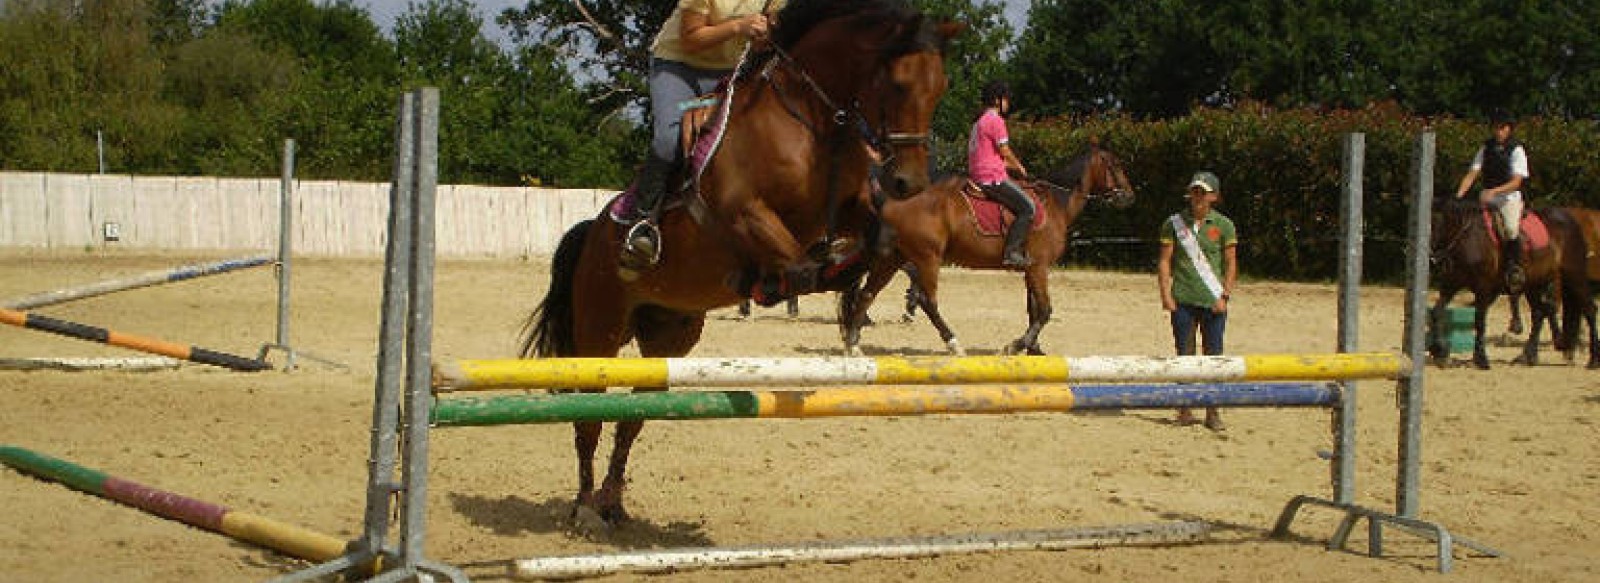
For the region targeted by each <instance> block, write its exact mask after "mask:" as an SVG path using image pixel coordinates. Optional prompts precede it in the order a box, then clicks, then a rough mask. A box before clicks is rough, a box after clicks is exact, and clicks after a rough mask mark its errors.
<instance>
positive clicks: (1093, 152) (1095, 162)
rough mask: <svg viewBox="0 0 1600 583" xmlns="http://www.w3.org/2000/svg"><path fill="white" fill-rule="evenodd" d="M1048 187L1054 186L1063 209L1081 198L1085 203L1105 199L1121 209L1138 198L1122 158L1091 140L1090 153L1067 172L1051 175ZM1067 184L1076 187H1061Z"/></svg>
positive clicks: (1058, 201)
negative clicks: (1073, 199)
mask: <svg viewBox="0 0 1600 583" xmlns="http://www.w3.org/2000/svg"><path fill="white" fill-rule="evenodd" d="M1045 184H1047V185H1049V186H1051V187H1052V188H1051V190H1052V191H1053V192H1054V194H1055V196H1056V198H1057V201H1056V202H1057V204H1061V205H1063V206H1066V205H1067V204H1068V203H1069V202H1070V199H1071V198H1072V197H1074V196H1078V195H1082V196H1084V198H1085V199H1086V200H1094V199H1102V200H1104V201H1105V202H1106V204H1109V205H1111V206H1112V207H1114V208H1119V209H1120V208H1127V207H1128V205H1131V204H1133V199H1134V197H1135V193H1134V189H1133V183H1132V182H1130V181H1129V180H1128V174H1127V172H1126V171H1125V170H1123V166H1122V158H1121V157H1119V156H1117V154H1116V153H1115V152H1112V151H1111V150H1110V149H1108V148H1105V147H1103V146H1101V145H1100V143H1099V142H1098V141H1091V142H1090V144H1089V151H1088V152H1085V153H1083V154H1082V155H1080V156H1078V157H1077V158H1075V159H1073V161H1072V163H1071V164H1068V165H1067V167H1066V169H1065V170H1064V171H1061V172H1056V173H1053V174H1051V175H1050V176H1049V178H1048V179H1047V181H1045ZM1068 184H1070V185H1073V186H1072V187H1071V188H1068V187H1066V186H1062V185H1068Z"/></svg>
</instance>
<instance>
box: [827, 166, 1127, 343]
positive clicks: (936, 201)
mask: <svg viewBox="0 0 1600 583" xmlns="http://www.w3.org/2000/svg"><path fill="white" fill-rule="evenodd" d="M1049 178H1051V179H1052V180H1049V181H1047V180H1023V181H1021V182H1020V184H1021V185H1022V187H1023V190H1025V191H1028V192H1029V193H1030V195H1031V196H1033V197H1034V198H1035V200H1039V201H1041V204H1040V205H1039V212H1040V213H1041V214H1043V215H1044V219H1043V221H1044V222H1043V225H1042V226H1036V227H1035V228H1034V229H1033V230H1032V231H1030V232H1029V234H1028V240H1027V246H1026V249H1027V252H1028V257H1029V258H1030V259H1031V260H1032V261H1031V263H1029V264H1028V266H1027V267H1024V268H1022V272H1023V281H1024V282H1025V283H1026V286H1027V298H1028V328H1027V330H1026V331H1025V332H1023V334H1022V336H1021V337H1019V338H1017V339H1016V340H1014V341H1012V342H1011V344H1009V345H1008V346H1006V347H1005V350H1004V351H1005V352H1006V353H1008V354H1010V353H1020V352H1027V353H1028V354H1044V351H1043V349H1041V348H1040V347H1039V332H1040V330H1042V329H1043V328H1044V325H1045V323H1046V322H1049V321H1050V313H1051V307H1050V287H1049V277H1050V266H1052V265H1054V264H1055V263H1056V261H1057V260H1058V259H1060V257H1061V255H1062V253H1064V252H1066V248H1067V242H1068V232H1069V230H1070V228H1071V227H1072V224H1073V223H1074V222H1075V221H1077V219H1078V215H1079V214H1080V213H1082V212H1083V208H1084V206H1085V205H1086V204H1088V202H1089V200H1090V199H1104V200H1106V201H1108V202H1109V203H1110V204H1113V205H1116V206H1126V205H1128V204H1130V203H1132V201H1133V196H1134V191H1133V186H1132V185H1131V184H1130V183H1129V182H1128V176H1127V174H1126V173H1125V172H1124V170H1123V167H1122V161H1121V159H1120V158H1118V157H1117V155H1116V154H1115V153H1113V152H1112V151H1111V150H1109V149H1107V148H1104V147H1101V146H1100V145H1099V144H1098V143H1095V144H1091V145H1090V147H1089V151H1088V152H1086V153H1084V154H1082V155H1080V156H1079V157H1077V158H1076V159H1074V160H1073V162H1072V163H1071V164H1069V165H1068V166H1067V167H1066V168H1065V169H1064V170H1062V171H1060V172H1057V173H1055V174H1053V175H1052V176H1050V177H1049ZM1058 183H1059V184H1066V185H1070V187H1063V186H1059V185H1058ZM975 191H976V189H975V188H974V187H973V186H972V184H971V182H970V181H969V180H968V179H967V178H966V177H963V176H956V177H951V178H948V179H945V180H943V181H941V182H939V183H937V184H935V185H933V186H931V187H929V188H928V189H927V190H925V191H923V192H922V193H921V194H919V195H916V196H913V197H910V198H907V199H904V200H898V201H889V202H887V203H885V204H884V205H883V209H882V211H881V216H882V219H883V222H884V224H885V225H886V226H887V227H888V229H889V230H890V231H891V232H892V233H893V235H894V241H895V243H894V250H893V252H892V253H890V254H889V256H887V257H879V258H875V259H874V260H873V261H872V263H871V266H870V267H869V268H868V272H867V277H866V279H865V281H863V282H862V284H861V285H860V287H859V288H857V289H856V290H854V291H853V292H846V293H845V294H842V295H841V296H840V302H839V311H840V314H839V322H840V329H841V330H840V332H841V335H842V336H843V339H844V343H845V351H846V353H847V354H850V355H860V354H861V328H862V325H863V324H864V322H865V318H866V314H867V308H868V307H870V306H871V305H872V301H873V300H874V299H875V298H876V297H877V295H878V292H880V291H882V290H883V287H884V286H885V285H888V283H889V281H890V279H892V278H893V277H894V274H895V271H896V270H899V269H901V268H902V266H904V265H905V264H906V263H909V264H910V265H909V268H907V269H905V271H906V274H907V275H909V276H910V278H911V281H912V285H913V286H914V287H915V288H916V291H917V292H919V293H914V294H909V295H914V296H916V297H915V300H916V301H917V303H918V305H920V306H921V307H922V310H923V312H925V313H927V315H928V321H929V322H931V323H932V324H933V326H934V328H936V329H938V331H939V338H940V340H942V341H944V344H945V346H946V347H947V348H948V349H949V351H950V352H951V353H952V354H956V355H963V354H965V353H966V351H965V349H964V348H963V347H962V346H961V342H960V341H959V340H957V339H956V335H955V333H954V332H952V331H951V330H950V326H949V325H948V324H947V323H946V322H945V320H944V316H943V315H942V314H941V313H940V312H939V268H940V267H941V266H942V265H943V264H945V263H952V264H955V265H960V266H963V267H969V268H973V269H1010V268H1007V267H1004V265H1003V264H1002V263H1001V256H1002V253H1003V251H1004V250H1005V249H1004V248H1005V238H1004V237H1003V236H1000V235H999V233H1003V232H1004V229H1003V228H1002V229H1000V230H999V232H998V233H995V234H986V233H982V232H980V231H979V228H978V226H977V221H976V220H975V218H974V215H973V210H972V206H973V205H974V204H980V201H969V200H968V198H967V197H968V196H969V193H973V192H975ZM982 202H988V203H989V204H994V203H993V202H992V201H982ZM1006 216H1007V217H1009V216H1010V213H1006ZM908 301H909V300H908Z"/></svg>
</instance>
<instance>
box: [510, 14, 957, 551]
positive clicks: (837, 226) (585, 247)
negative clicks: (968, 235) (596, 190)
mask: <svg viewBox="0 0 1600 583" xmlns="http://www.w3.org/2000/svg"><path fill="white" fill-rule="evenodd" d="M962 28H963V25H961V24H958V23H952V22H935V21H933V20H931V19H929V18H927V17H925V16H924V15H923V14H922V13H921V12H920V11H918V10H916V9H913V8H911V7H910V6H909V5H908V4H907V3H905V2H904V1H903V0H865V1H863V0H794V1H791V2H789V3H788V5H787V6H786V7H785V8H784V9H783V10H782V11H781V12H780V13H779V15H778V18H777V23H776V25H775V26H774V27H773V29H772V32H771V35H770V36H771V42H772V50H773V51H774V52H775V53H776V55H775V56H774V57H773V58H772V59H771V60H770V61H768V62H767V63H765V64H764V65H761V69H760V71H759V73H757V74H750V75H744V76H741V77H739V78H737V79H736V80H735V81H734V82H733V83H732V88H733V91H732V93H731V98H726V97H725V99H730V101H729V105H728V111H729V120H728V121H727V122H726V124H725V126H724V128H725V129H724V130H723V137H722V144H721V148H720V150H718V152H717V153H716V154H715V155H714V156H713V157H712V158H711V159H710V160H709V162H707V163H706V165H705V166H704V168H703V169H702V170H701V171H700V174H699V177H698V181H697V182H695V183H694V184H693V186H694V187H695V191H696V192H693V193H690V197H691V200H690V201H689V204H688V205H687V206H688V207H689V209H688V211H687V212H685V211H683V210H671V211H668V212H665V213H663V215H662V216H661V219H660V223H659V226H658V228H659V229H660V236H661V241H662V246H661V249H662V254H661V256H660V259H659V263H658V264H657V265H656V266H655V267H654V268H653V269H649V270H645V271H639V272H636V273H633V274H631V275H632V277H627V278H625V277H624V275H625V274H624V273H622V272H620V271H619V254H620V252H621V250H622V245H623V236H624V234H625V231H626V227H624V226H622V225H620V224H619V223H618V222H617V221H616V220H614V219H613V218H612V216H611V214H610V213H609V212H606V211H602V213H601V214H600V216H599V217H597V218H594V219H590V220H586V221H583V222H580V223H578V224H577V225H575V226H573V227H572V228H571V229H570V230H568V231H567V232H566V234H565V235H563V236H562V238H561V242H560V244H559V245H558V246H557V248H556V252H555V256H554V258H553V260H552V266H551V280H550V288H549V290H548V291H547V292H546V294H545V297H544V300H543V302H542V303H541V304H540V305H539V307H538V309H537V310H535V311H534V312H533V313H532V314H531V315H530V316H529V318H528V320H527V322H526V326H525V328H524V332H523V335H522V347H521V354H522V355H523V356H524V357H529V356H542V357H615V356H616V355H617V354H618V352H619V351H620V350H621V348H622V347H623V346H624V345H626V344H627V343H629V342H630V341H632V342H636V343H637V347H638V350H639V353H640V354H641V355H643V356H646V357H677V356H683V355H685V354H687V353H688V352H689V351H690V349H692V348H693V347H694V346H695V344H697V343H698V342H699V340H700V335H701V332H702V329H703V327H704V324H705V318H706V312H707V311H709V310H712V309H716V308H721V307H725V306H731V305H733V304H736V303H738V302H739V301H740V300H741V299H743V298H745V297H748V296H749V295H750V293H751V292H750V290H751V287H750V282H751V277H750V274H751V273H752V272H753V271H754V272H756V273H765V274H772V273H775V272H776V273H781V274H784V275H788V274H792V273H795V272H797V271H798V270H797V269H796V266H802V268H803V269H813V270H814V271H815V272H818V273H821V274H822V275H823V277H819V278H817V280H818V283H816V284H815V285H813V286H809V287H811V288H812V290H814V291H822V290H824V289H827V288H828V287H829V286H843V285H846V283H845V282H848V284H850V285H853V283H854V279H859V272H857V273H856V274H855V275H854V279H852V278H851V277H849V276H848V274H843V273H833V271H834V270H838V269H839V267H840V265H847V264H848V263H847V262H839V263H835V264H830V265H818V264H817V263H816V261H817V259H816V255H815V254H813V253H810V252H807V251H806V250H805V249H803V248H802V243H801V241H808V242H809V241H822V245H820V247H821V248H823V249H824V250H825V251H826V253H827V254H828V255H827V257H829V258H832V257H833V256H834V255H835V254H837V252H838V251H839V249H840V248H841V247H848V245H840V244H839V241H861V240H865V235H864V234H862V233H863V232H864V230H865V226H864V225H867V224H868V222H869V220H870V218H871V215H870V213H869V212H868V209H867V208H865V207H863V206H861V205H859V204H858V203H857V202H856V201H857V199H858V198H859V197H857V196H855V195H854V190H855V189H856V188H857V187H856V186H850V191H849V194H848V195H846V194H841V193H842V192H844V191H842V190H841V189H840V187H841V186H842V185H859V184H862V183H864V182H865V180H866V178H867V173H868V170H869V165H870V164H871V163H872V160H873V157H874V155H883V156H886V157H887V158H888V159H887V160H886V161H885V163H884V165H885V172H886V175H887V176H888V178H887V179H886V180H885V182H888V183H889V184H888V189H889V194H890V196H906V195H910V194H914V193H916V192H917V191H919V190H921V189H922V188H925V187H926V185H927V182H928V181H927V178H926V177H927V167H928V147H927V139H926V136H927V134H928V132H929V128H930V126H931V123H932V117H933V112H934V108H935V107H936V106H937V105H938V101H939V99H940V98H941V97H942V95H943V94H944V91H945V89H946V87H947V86H948V80H947V78H946V77H945V72H944V62H943V57H944V54H943V53H944V47H945V45H946V43H947V41H948V40H949V39H950V38H951V37H953V36H954V35H956V34H957V33H959V32H960V31H961V30H962ZM869 148H870V149H871V150H872V153H869ZM851 237H854V239H852V238H851ZM816 247H818V245H813V248H816ZM808 263H809V264H810V266H809V267H806V265H807V264H808ZM828 275H833V276H834V277H833V278H832V279H831V280H830V279H828V277H826V276H828ZM769 281H770V280H769ZM758 285H759V284H758ZM835 289H842V288H840V287H835ZM812 290H799V291H812ZM788 291H790V292H791V293H796V292H795V290H793V288H791V289H790V290H788ZM769 299H770V298H769ZM774 301H781V298H779V300H774ZM665 388H666V387H635V390H665ZM643 425H644V423H643V422H642V421H628V422H621V423H618V424H617V428H616V435H615V440H614V442H613V447H612V450H611V457H610V461H609V464H608V465H607V468H606V475H605V478H604V481H603V482H602V483H601V484H600V487H599V488H598V489H596V487H595V473H594V457H595V450H596V449H597V448H598V445H599V441H600V436H601V431H602V426H601V423H599V422H577V423H574V424H573V430H574V440H573V442H574V446H575V449H576V452H577V461H578V492H577V496H576V500H575V504H574V507H573V513H574V515H576V514H577V513H578V512H579V511H580V510H584V509H588V510H592V511H593V512H595V513H596V514H598V516H599V517H600V518H601V519H602V520H604V521H605V522H607V523H608V524H617V523H620V522H623V521H626V520H627V519H628V513H627V511H626V510H625V508H624V505H623V488H624V485H625V484H626V482H627V477H626V476H627V474H626V472H627V465H628V454H629V451H630V449H631V448H632V446H633V443H634V441H635V440H636V439H637V438H638V436H639V433H640V431H641V430H642V429H643Z"/></svg>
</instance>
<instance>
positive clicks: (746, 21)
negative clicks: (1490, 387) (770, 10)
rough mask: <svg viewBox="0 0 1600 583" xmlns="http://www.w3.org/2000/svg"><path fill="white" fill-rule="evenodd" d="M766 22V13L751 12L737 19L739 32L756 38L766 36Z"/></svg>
mask: <svg viewBox="0 0 1600 583" xmlns="http://www.w3.org/2000/svg"><path fill="white" fill-rule="evenodd" d="M768 24H769V23H768V22H767V15H765V14H751V15H749V16H746V17H744V18H740V19H739V34H741V35H744V36H746V37H749V38H752V39H756V40H760V39H764V38H767V31H768Z"/></svg>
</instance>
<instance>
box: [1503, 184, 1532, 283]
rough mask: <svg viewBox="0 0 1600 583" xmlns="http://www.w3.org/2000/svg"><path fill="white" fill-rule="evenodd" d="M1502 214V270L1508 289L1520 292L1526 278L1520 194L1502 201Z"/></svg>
mask: <svg viewBox="0 0 1600 583" xmlns="http://www.w3.org/2000/svg"><path fill="white" fill-rule="evenodd" d="M1498 211H1499V215H1500V229H1501V231H1500V232H1501V234H1503V235H1504V236H1505V237H1504V243H1503V245H1504V248H1503V253H1502V255H1501V257H1502V263H1503V266H1502V271H1503V273H1504V274H1505V278H1506V291H1507V292H1508V293H1519V292H1521V291H1522V284H1523V281H1524V280H1525V279H1526V277H1525V274H1524V273H1523V269H1522V241H1521V237H1520V234H1521V233H1520V232H1521V227H1522V198H1521V197H1520V196H1514V197H1507V198H1506V199H1504V200H1502V201H1500V207H1499V209H1498Z"/></svg>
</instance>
